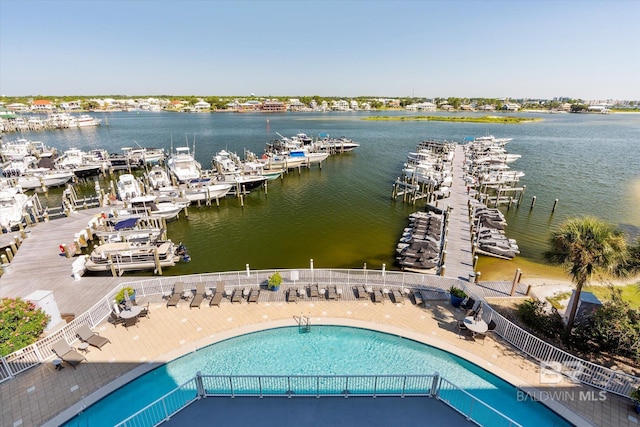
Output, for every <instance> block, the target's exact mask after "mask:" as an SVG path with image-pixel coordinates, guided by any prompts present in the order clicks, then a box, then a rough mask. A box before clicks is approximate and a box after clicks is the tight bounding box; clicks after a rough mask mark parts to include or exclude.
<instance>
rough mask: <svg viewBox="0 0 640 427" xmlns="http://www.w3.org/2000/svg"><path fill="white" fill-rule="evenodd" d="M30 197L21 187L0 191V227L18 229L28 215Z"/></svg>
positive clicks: (6, 188)
mask: <svg viewBox="0 0 640 427" xmlns="http://www.w3.org/2000/svg"><path fill="white" fill-rule="evenodd" d="M28 205H29V197H28V196H27V195H26V194H24V193H23V192H22V190H21V189H20V188H19V187H5V188H2V189H0V227H2V229H4V230H11V229H13V227H17V226H18V225H19V224H20V223H21V222H22V220H23V218H24V215H25V214H26V213H27V212H26V210H27V207H28Z"/></svg>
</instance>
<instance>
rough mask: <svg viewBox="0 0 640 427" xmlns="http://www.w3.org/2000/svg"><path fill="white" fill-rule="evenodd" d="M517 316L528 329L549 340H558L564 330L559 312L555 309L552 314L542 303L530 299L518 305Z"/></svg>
mask: <svg viewBox="0 0 640 427" xmlns="http://www.w3.org/2000/svg"><path fill="white" fill-rule="evenodd" d="M516 316H518V319H520V321H521V322H522V323H524V324H525V325H526V326H527V327H529V328H531V329H533V330H534V331H536V332H538V333H539V334H541V335H543V336H545V337H547V338H553V339H557V338H558V337H559V336H560V334H561V333H562V331H563V330H564V323H563V322H562V317H560V314H558V311H557V310H556V309H555V308H553V309H552V310H551V312H547V311H546V309H545V304H544V302H542V301H538V300H532V299H529V300H526V301H524V302H523V303H521V304H518V305H517V309H516Z"/></svg>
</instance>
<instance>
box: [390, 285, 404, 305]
mask: <svg viewBox="0 0 640 427" xmlns="http://www.w3.org/2000/svg"><path fill="white" fill-rule="evenodd" d="M391 295H392V296H393V302H394V303H396V304H404V297H403V296H402V293H401V292H400V291H399V290H397V289H391Z"/></svg>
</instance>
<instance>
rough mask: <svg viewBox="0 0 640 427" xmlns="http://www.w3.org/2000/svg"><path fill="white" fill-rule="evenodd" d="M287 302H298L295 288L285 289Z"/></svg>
mask: <svg viewBox="0 0 640 427" xmlns="http://www.w3.org/2000/svg"><path fill="white" fill-rule="evenodd" d="M287 302H298V291H297V290H296V289H289V290H288V291H287Z"/></svg>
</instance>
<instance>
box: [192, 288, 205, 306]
mask: <svg viewBox="0 0 640 427" xmlns="http://www.w3.org/2000/svg"><path fill="white" fill-rule="evenodd" d="M204 293H205V289H204V283H202V282H200V283H198V284H196V294H195V295H194V297H193V299H192V300H191V303H190V304H189V308H193V307H198V308H200V304H202V300H203V299H204Z"/></svg>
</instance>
